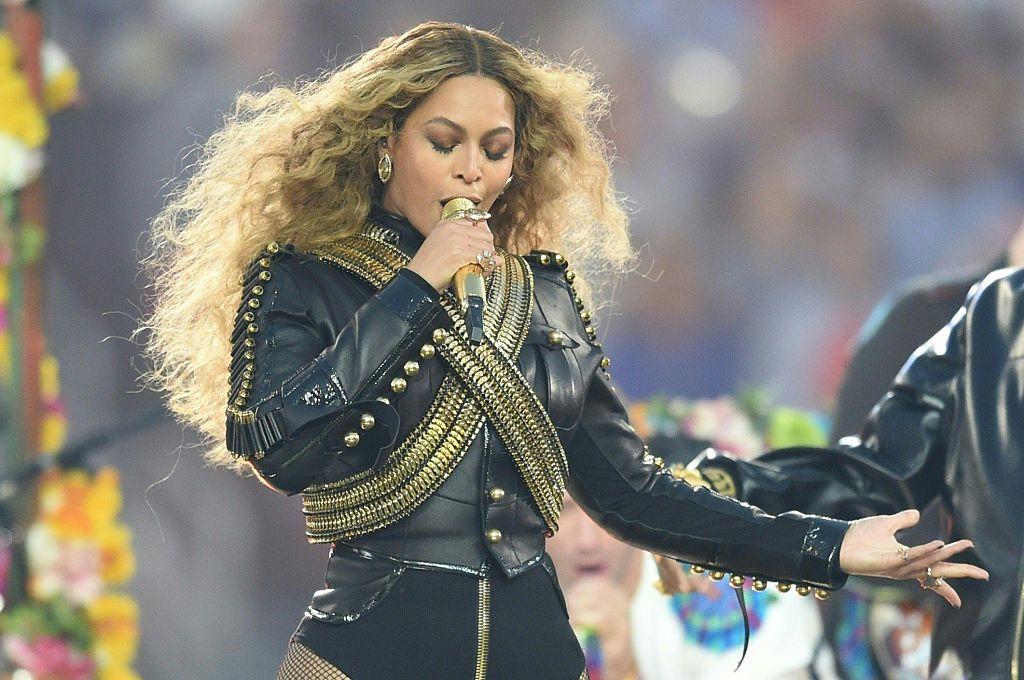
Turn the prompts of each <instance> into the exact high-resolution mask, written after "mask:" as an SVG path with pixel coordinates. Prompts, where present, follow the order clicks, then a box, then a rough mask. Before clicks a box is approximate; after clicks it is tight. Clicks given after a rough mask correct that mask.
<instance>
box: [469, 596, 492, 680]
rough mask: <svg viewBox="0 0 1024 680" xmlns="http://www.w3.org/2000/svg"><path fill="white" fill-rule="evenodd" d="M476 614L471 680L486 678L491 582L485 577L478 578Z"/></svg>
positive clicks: (489, 635)
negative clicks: (473, 667)
mask: <svg viewBox="0 0 1024 680" xmlns="http://www.w3.org/2000/svg"><path fill="white" fill-rule="evenodd" d="M477 600H478V604H477V614H476V674H475V675H474V676H473V680H485V678H487V648H488V647H489V645H490V640H491V584H490V581H488V580H487V577H486V576H485V577H484V578H482V579H480V585H479V587H478V589H477Z"/></svg>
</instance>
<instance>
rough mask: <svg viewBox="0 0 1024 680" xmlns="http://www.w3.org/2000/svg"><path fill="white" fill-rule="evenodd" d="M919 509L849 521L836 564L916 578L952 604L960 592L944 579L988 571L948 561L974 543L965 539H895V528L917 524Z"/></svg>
mask: <svg viewBox="0 0 1024 680" xmlns="http://www.w3.org/2000/svg"><path fill="white" fill-rule="evenodd" d="M920 516H921V513H919V512H918V511H917V510H904V511H903V512H899V513H896V514H895V515H878V516H875V517H866V518H864V519H859V520H856V521H855V522H853V524H852V525H851V526H850V529H849V531H847V532H846V538H844V539H843V545H842V548H840V550H839V566H840V568H841V569H842V570H843V571H845V572H846V573H848V574H857V575H861V576H881V577H884V578H892V579H911V578H914V579H917V580H918V582H919V583H920V584H921V587H923V588H926V589H928V590H934V591H935V593H936V594H937V595H939V596H941V597H942V598H944V599H945V600H946V601H947V602H949V603H950V604H951V605H953V606H954V607H959V606H960V596H959V595H957V592H956V590H954V589H953V587H952V586H951V585H949V583H948V582H947V581H946V579H950V578H976V579H982V580H988V572H987V571H985V570H984V569H982V568H981V567H976V566H974V565H973V564H963V563H960V562H949V561H948V560H949V559H950V558H951V557H953V556H954V555H956V554H958V553H961V552H963V551H964V550H967V549H968V548H972V547H974V544H973V543H972V542H971V541H968V540H960V541H955V542H953V543H949V544H946V543H944V542H942V541H931V542H930V543H925V544H924V545H916V546H910V547H908V546H905V545H903V544H901V543H900V542H899V541H897V540H896V532H897V531H899V530H901V529H907V528H909V527H912V526H914V525H915V524H917V521H918V520H919V519H920Z"/></svg>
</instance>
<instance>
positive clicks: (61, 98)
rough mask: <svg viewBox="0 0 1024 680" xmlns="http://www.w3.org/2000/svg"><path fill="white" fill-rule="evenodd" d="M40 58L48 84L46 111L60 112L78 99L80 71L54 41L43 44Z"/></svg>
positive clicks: (44, 78) (45, 97)
mask: <svg viewBox="0 0 1024 680" xmlns="http://www.w3.org/2000/svg"><path fill="white" fill-rule="evenodd" d="M40 58H41V59H42V64H43V80H44V81H45V82H46V92H45V93H44V99H45V100H46V110H47V111H48V112H50V113H53V112H54V111H60V110H61V109H63V108H65V107H67V106H70V105H71V104H72V103H74V101H75V100H76V99H78V71H77V70H76V69H75V67H74V66H73V65H72V64H71V59H70V57H68V54H67V52H65V51H64V48H62V47H61V46H60V45H58V44H57V43H55V42H53V41H52V40H47V41H46V42H44V43H43V47H42V51H41V53H40Z"/></svg>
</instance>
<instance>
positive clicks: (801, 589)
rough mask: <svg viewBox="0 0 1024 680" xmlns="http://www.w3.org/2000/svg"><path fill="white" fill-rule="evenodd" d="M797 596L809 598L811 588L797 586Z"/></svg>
mask: <svg viewBox="0 0 1024 680" xmlns="http://www.w3.org/2000/svg"><path fill="white" fill-rule="evenodd" d="M796 594H797V595H799V596H800V597H807V596H808V595H810V594H811V587H810V586H803V585H801V586H797V587H796Z"/></svg>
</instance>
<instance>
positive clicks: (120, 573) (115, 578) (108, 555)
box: [98, 524, 135, 585]
mask: <svg viewBox="0 0 1024 680" xmlns="http://www.w3.org/2000/svg"><path fill="white" fill-rule="evenodd" d="M98 538H99V543H100V555H101V556H102V575H103V582H104V583H108V584H112V585H118V584H121V583H124V582H125V581H127V580H128V579H130V578H131V577H132V575H134V574H135V553H134V552H132V532H131V529H129V528H128V527H127V526H125V525H124V524H114V525H111V526H109V527H107V528H106V529H105V530H103V531H102V532H101V533H100V535H99V537H98Z"/></svg>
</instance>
